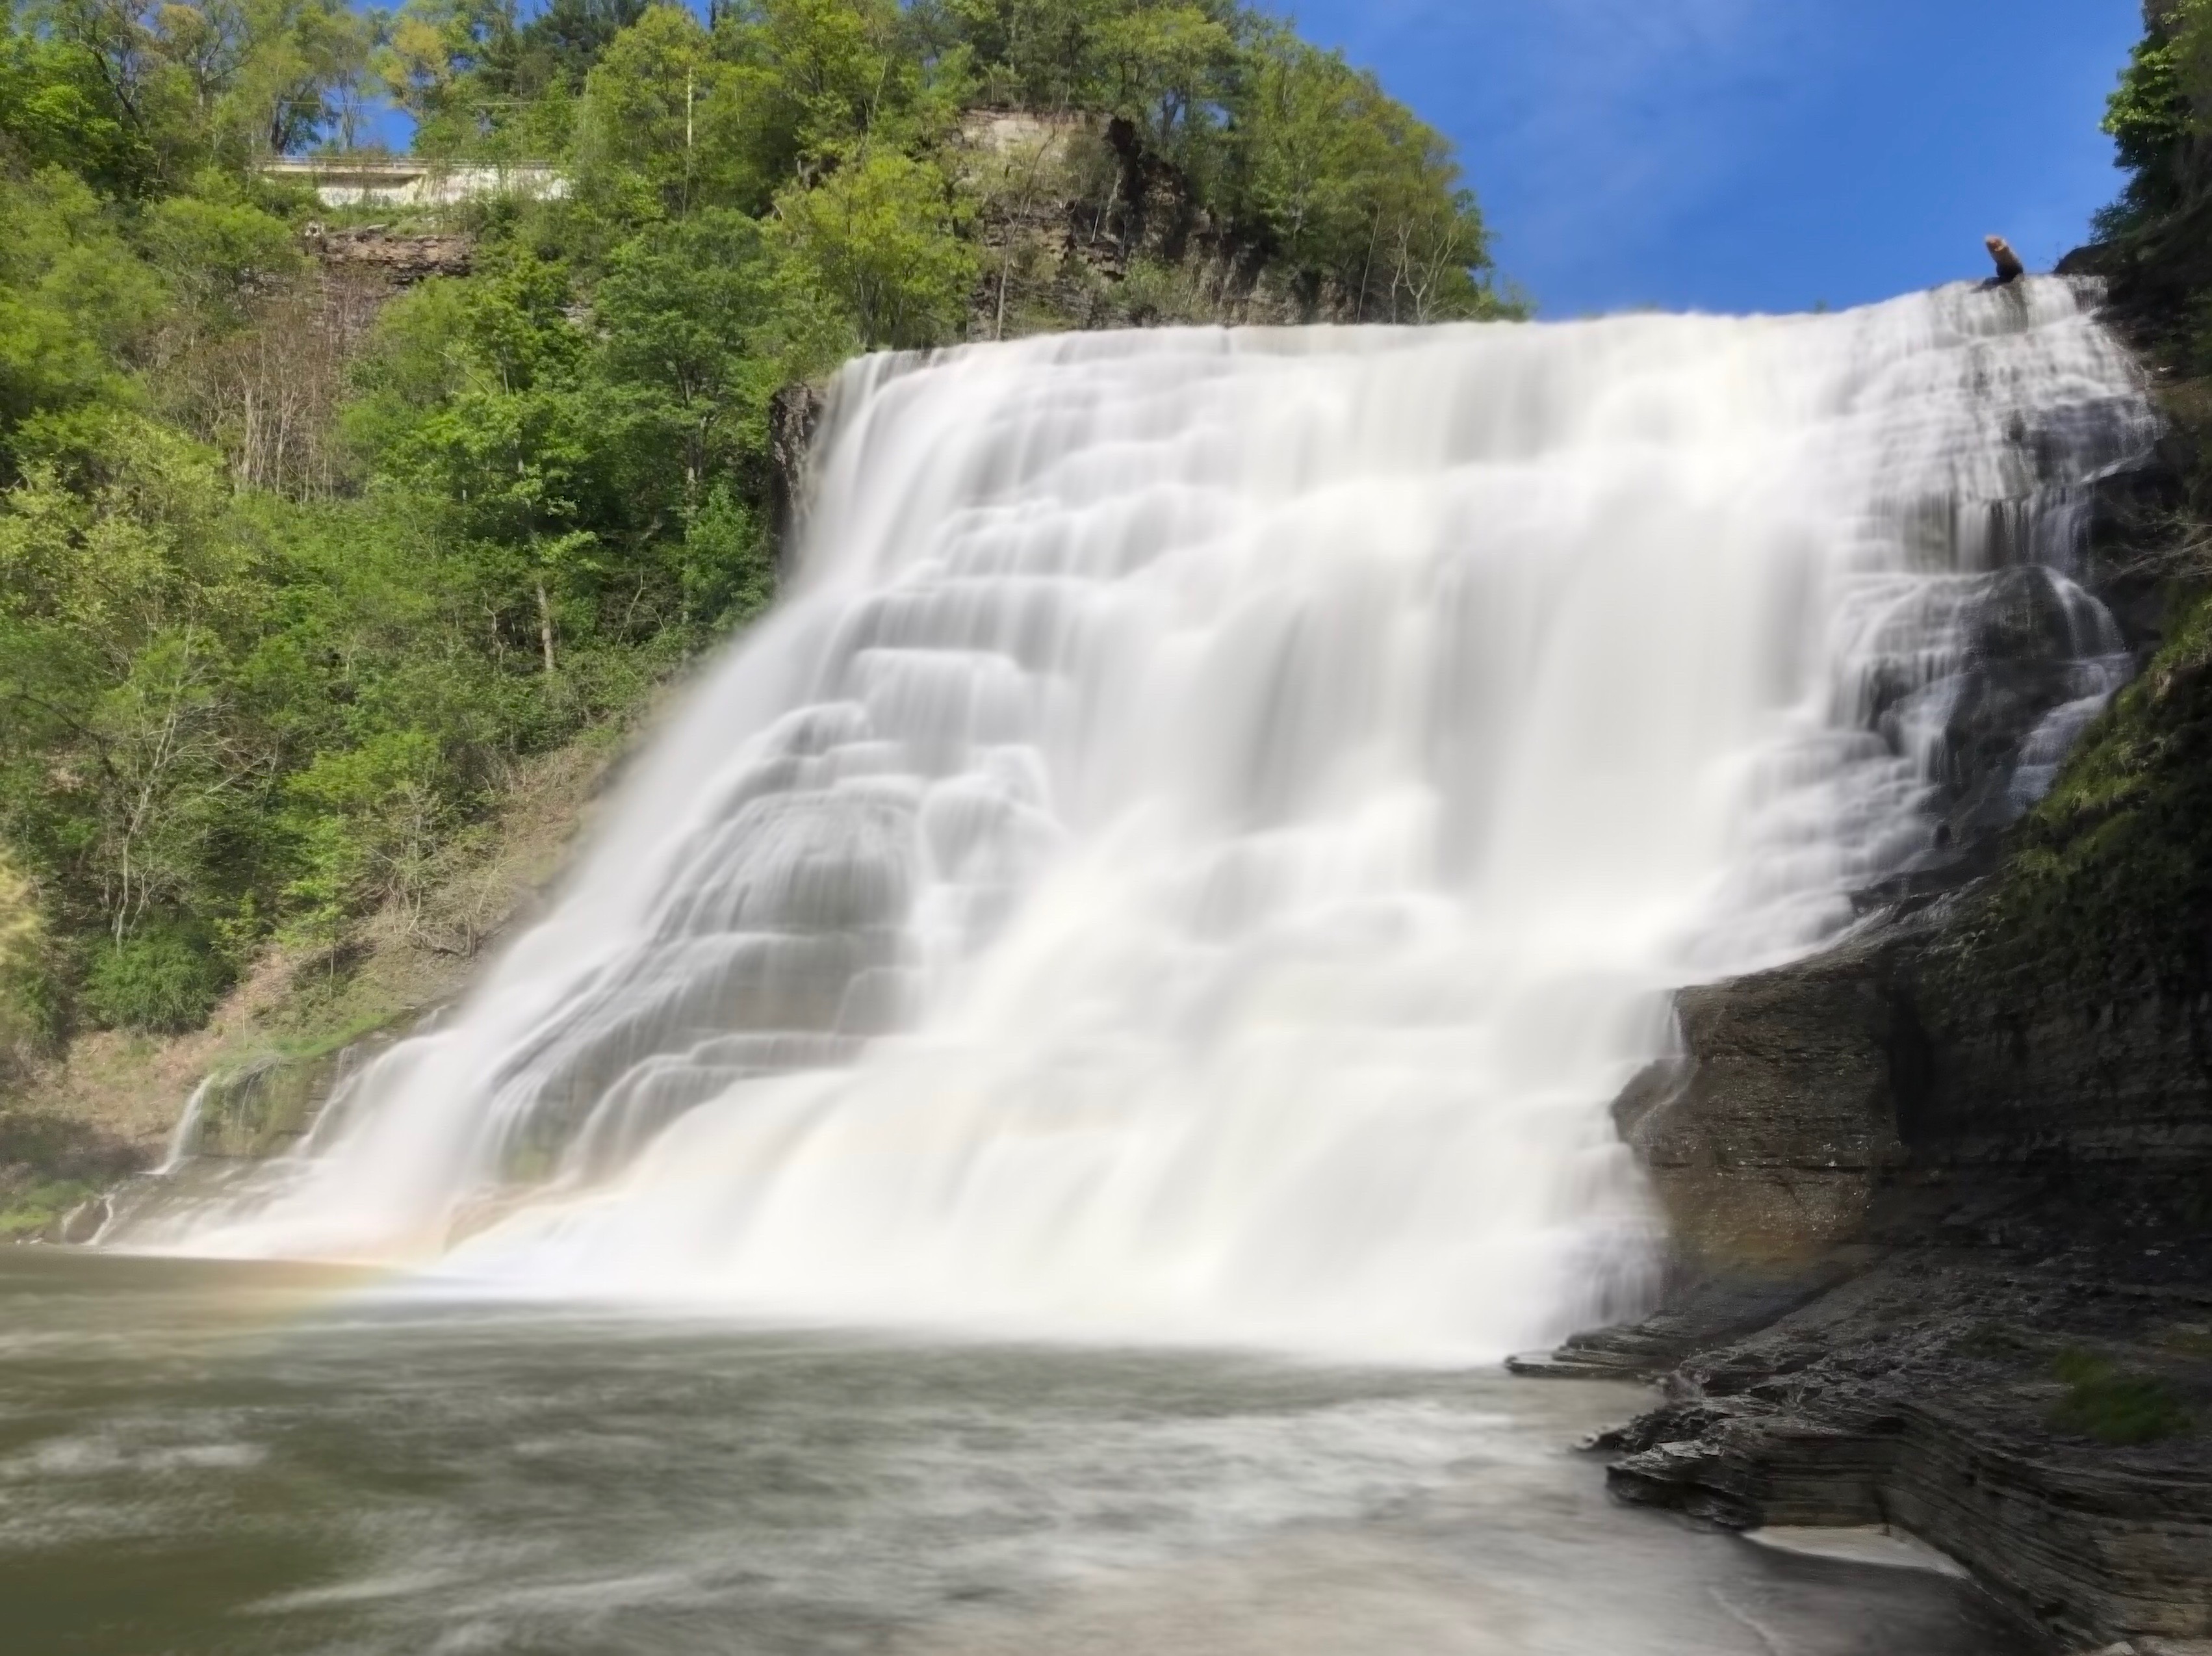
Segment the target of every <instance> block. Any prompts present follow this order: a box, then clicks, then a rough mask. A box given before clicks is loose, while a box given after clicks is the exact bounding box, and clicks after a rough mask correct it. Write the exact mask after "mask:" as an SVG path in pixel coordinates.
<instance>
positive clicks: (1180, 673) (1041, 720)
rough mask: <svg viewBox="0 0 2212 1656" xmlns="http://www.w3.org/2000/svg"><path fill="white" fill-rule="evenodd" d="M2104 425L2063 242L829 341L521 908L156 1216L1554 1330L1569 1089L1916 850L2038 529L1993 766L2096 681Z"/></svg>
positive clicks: (1577, 1259)
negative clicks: (2008, 274)
mask: <svg viewBox="0 0 2212 1656" xmlns="http://www.w3.org/2000/svg"><path fill="white" fill-rule="evenodd" d="M2148 423H2149V416H2148V411H2147V410H2146V408H2145V405H2144V404H2143V402H2142V398H2141V396H2140V393H2139V391H2138V389H2137V387H2136V379H2135V375H2134V373H2133V370H2132V368H2131V367H2130V363H2129V362H2128V359H2127V358H2126V356H2125V355H2124V352H2123V351H2122V350H2120V349H2119V348H2118V346H2117V345H2116V344H2114V343H2113V342H2112V339H2111V338H2109V337H2108V336H2106V334H2105V333H2104V332H2102V331H2101V330H2100V328H2099V327H2098V326H2097V325H2096V324H2095V323H2094V321H2093V320H2092V318H2091V317H2090V316H2089V315H2088V314H2087V311H2086V309H2085V308H2084V306H2083V304H2082V303H2081V297H2080V295H2077V293H2076V291H2075V289H2074V288H2073V287H2071V286H2070V285H2069V284H2068V283H2063V282H2061V281H2057V280H2041V281H2033V282H2027V283H2020V284H2016V285H2015V286H2014V287H2011V288H2009V289H2002V290H1996V291H1984V290H1982V289H1973V288H1968V287H1963V286H1961V287H1955V288H1951V289H1942V290H1939V291H1937V292H1934V293H1930V294H1925V295H1915V296H1911V297H1908V298H1905V299H1902V300H1899V301H1894V302H1893V303H1890V304H1887V305H1882V306H1879V307H1872V308H1869V309H1864V310H1860V311H1855V312H1850V313H1845V314H1837V315H1824V316H1802V317H1772V318H1752V319H1730V318H1717V317H1703V316H1634V317H1623V318H1618V319H1613V320H1601V321H1591V322H1580V323H1573V324H1566V325H1552V326H1528V325H1504V324H1498V325H1481V326H1461V327H1449V328H1436V329H1420V330H1393V329H1380V328H1376V329H1332V328H1315V329H1300V330H1281V331H1265V330H1262V331H1237V332H1223V331H1214V330H1176V331H1163V332H1124V333H1115V334H1104V335H1079V336H1069V337H1060V338H1039V339H1033V340H1029V341H1025V342H1021V343H1016V344H994V345H987V346H976V347H971V348H968V349H963V350H954V351H950V352H946V353H943V354H939V355H937V356H930V357H927V358H915V357H902V358H889V357H878V358H872V359H869V360H867V361H864V362H857V363H855V364H853V365H852V366H850V367H849V368H847V369H846V370H845V371H844V373H843V374H842V376H841V378H840V379H839V380H838V381H837V383H836V387H835V388H834V393H833V395H832V398H831V403H830V408H829V415H828V417H827V420H826V424H825V429H824V435H823V438H822V440H821V444H820V446H819V448H818V450H817V454H818V463H817V473H816V493H817V502H816V505H815V507H814V509H813V510H812V512H811V518H810V521H809V523H808V525H807V527H806V531H805V537H804V541H803V545H802V547H801V549H800V555H799V564H798V569H797V573H796V575H795V578H794V580H793V582H792V583H791V588H790V590H789V591H788V593H787V595H786V597H785V598H784V600H782V602H781V604H780V605H779V606H778V607H777V609H776V611H775V612H774V613H773V614H772V615H771V616H770V617H769V618H768V619H766V620H765V621H764V622H763V624H760V625H759V626H758V627H757V628H756V629H754V630H753V631H752V632H751V633H750V635H749V636H747V637H745V638H744V639H743V640H742V641H740V642H739V643H738V646H737V647H736V648H733V649H732V650H731V651H730V652H729V653H728V654H726V655H725V656H724V657H722V658H721V659H720V661H718V662H717V663H715V664H714V667H712V669H711V671H710V672H708V673H707V674H706V675H705V676H704V678H703V679H702V682H701V683H700V684H699V685H698V686H697V687H696V690H695V691H693V693H692V694H691V697H690V701H689V703H688V705H687V706H686V707H685V708H684V709H683V710H682V712H681V713H680V715H678V716H677V717H675V718H674V719H673V720H672V721H671V723H670V724H669V726H668V728H665V730H664V731H663V732H661V733H660V734H659V736H658V738H657V739H656V740H655V742H654V744H653V746H652V748H651V750H650V751H649V752H647V755H646V756H645V757H644V758H643V759H642V761H641V764H640V766H639V768H638V770H637V772H636V774H635V776H633V777H632V778H631V779H630V780H629V781H628V782H626V784H625V788H624V792H623V795H622V797H621V798H620V800H619V801H617V804H616V806H615V807H613V808H612V810H611V814H610V818H609V819H608V820H607V821H605V823H604V824H603V825H601V826H600V828H599V831H598V832H597V835H596V837H595V841H594V843H592V846H591V847H590V849H589V854H588V855H587V856H586V857H585V859H584V860H583V861H582V862H581V864H580V867H579V868H577V869H576V870H575V872H574V875H573V877H572V880H571V882H570V884H569V886H568V888H567V890H566V892H565V894H564V895H563V896H562V898H561V899H560V901H559V902H558V904H556V907H555V909H554V910H553V912H552V913H551V914H550V917H549V918H547V919H546V920H545V921H544V922H543V923H541V924H539V925H538V926H537V927H536V928H534V929H532V930H531V931H530V932H528V933H527V934H526V935H523V936H521V937H520V939H518V940H517V941H514V942H513V944H512V945H511V946H509V947H507V949H506V951H505V953H504V955H503V957H502V958H501V959H499V960H498V962H497V963H496V964H495V965H494V966H493V967H492V968H491V969H490V970H489V972H488V973H487V974H486V976H485V977H484V980H483V983H481V984H480V986H479V987H478V989H477V991H476V993H475V995H474V996H473V998H472V1000H471V1002H469V1003H468V1005H467V1006H466V1007H465V1008H464V1009H463V1010H462V1012H461V1013H460V1014H459V1016H458V1017H456V1018H455V1019H453V1020H451V1021H450V1022H449V1023H447V1025H446V1026H444V1027H442V1028H441V1029H439V1030H438V1031H436V1032H433V1033H429V1034H427V1035H424V1036H422V1037H420V1038H416V1039H413V1040H410V1041H408V1042H405V1043H404V1044H400V1045H399V1046H398V1047H397V1048H395V1049H393V1050H391V1051H390V1052H388V1053H386V1054H385V1055H384V1056H381V1057H380V1058H379V1059H378V1060H377V1061H376V1062H374V1064H372V1065H371V1066H369V1067H368V1068H367V1069H366V1070H365V1071H364V1072H363V1073H362V1075H360V1076H358V1077H357V1078H356V1079H355V1080H354V1081H352V1082H351V1083H350V1084H349V1086H348V1087H347V1088H346V1089H345V1091H344V1093H343V1095H342V1096H341V1098H340V1099H338V1100H337V1102H336V1103H335V1104H334V1105H333V1106H332V1109H331V1113H330V1115H329V1117H327V1118H326V1119H325V1122H324V1123H323V1124H322V1127H321V1128H320V1129H319V1131H318V1132H317V1134H316V1135H315V1138H314V1141H313V1143H312V1144H311V1145H310V1147H309V1148H308V1151H307V1153H306V1154H303V1155H302V1156H301V1157H300V1158H298V1159H296V1160H295V1161H294V1162H293V1163H292V1164H290V1165H289V1166H287V1167H285V1168H284V1169H283V1170H282V1177H280V1178H270V1179H268V1180H264V1181H262V1182H261V1184H260V1186H259V1187H258V1191H257V1194H256V1195H255V1196H253V1198H252V1200H250V1201H248V1200H245V1199H242V1198H241V1199H240V1200H238V1201H235V1202H232V1203H231V1204H230V1205H228V1206H227V1207H225V1208H223V1209H220V1210H218V1211H216V1212H215V1213H213V1214H211V1215H209V1214H203V1215H199V1216H198V1217H197V1218H196V1219H193V1220H192V1221H190V1222H189V1223H188V1224H186V1223H183V1222H181V1221H180V1222H179V1225H178V1226H177V1227H173V1228H172V1229H171V1230H170V1231H168V1232H167V1233H155V1234H151V1235H148V1236H145V1237H142V1238H140V1239H139V1240H138V1245H145V1246H161V1247H172V1248H179V1249H183V1250H188V1251H201V1252H210V1253H226V1254H273V1255H307V1256H318V1257H348V1258H368V1259H387V1260H395V1261H400V1262H405V1263H415V1264H431V1263H435V1266H436V1267H437V1269H440V1270H442V1271H446V1272H450V1273H452V1274H453V1275H458V1276H461V1277H464V1278H467V1279H471V1280H479V1281H488V1282H492V1283H495V1284H497V1285H500V1286H501V1288H517V1289H541V1288H542V1289H550V1290H552V1291H557V1292H562V1293H576V1294H594V1295H611V1296H617V1297H622V1298H633V1297H635V1298H640V1299H657V1298H674V1299H679V1300H701V1301H705V1302H707V1303H710V1304H714V1305H717V1306H728V1307H732V1308H734V1309H737V1310H739V1311H744V1312H757V1313H759V1314H763V1315H769V1316H794V1317H803V1318H814V1319H823V1318H834V1319H841V1320H853V1321H860V1322H867V1323H884V1322H898V1323H912V1322H916V1321H921V1322H930V1323H944V1324H955V1325H969V1326H975V1327H979V1328H993V1329H1001V1330H1017V1331H1019V1332H1023V1333H1027V1334H1039V1335H1073V1336H1081V1337H1093V1338H1104V1339H1123V1338H1137V1339H1170V1340H1203V1341H1249V1342H1261V1343H1267V1344H1276V1345H1284V1346H1290V1347H1297V1348H1305V1349H1322V1350H1337V1351H1349V1352H1357V1353H1359V1354H1362V1355H1367V1356H1370V1357H1371V1356H1383V1355H1408V1356H1425V1355H1445V1356H1451V1355H1482V1354H1494V1353H1498V1352H1501V1351H1504V1350H1506V1349H1513V1348H1517V1347H1522V1346H1528V1345H1531V1344H1534V1343H1537V1342H1542V1341H1545V1340H1547V1339H1549V1338H1551V1337H1553V1336H1557V1335H1559V1334H1562V1333H1564V1332H1565V1331H1567V1330H1570V1329H1571V1328H1572V1327H1574V1326H1577V1325H1578V1324H1588V1323H1589V1322H1590V1321H1592V1320H1594V1319H1595V1318H1600V1317H1602V1316H1604V1315H1607V1314H1608V1313H1609V1312H1615V1311H1618V1310H1619V1309H1620V1308H1621V1307H1622V1306H1625V1305H1626V1304H1627V1303H1628V1302H1629V1301H1630V1300H1633V1299H1634V1297H1635V1296H1636V1295H1637V1294H1638V1293H1640V1292H1641V1290H1642V1286H1643V1283H1644V1278H1645V1276H1646V1275H1647V1273H1648V1270H1649V1262H1650V1257H1651V1256H1652V1253H1653V1222H1654V1221H1653V1219H1652V1216H1651V1213H1650V1209H1649V1208H1648V1206H1647V1203H1646V1200H1645V1197H1644V1191H1643V1187H1642V1185H1641V1183H1640V1180H1639V1178H1638V1172H1637V1170H1636V1169H1635V1167H1634V1166H1633V1165H1632V1161H1631V1160H1630V1159H1629V1157H1628V1156H1627V1154H1626V1152H1625V1151H1624V1150H1623V1148H1621V1147H1620V1144H1619V1142H1618V1141H1617V1138H1616V1135H1615V1134H1614V1132H1613V1128H1612V1125H1611V1122H1610V1119H1609V1116H1608V1111H1607V1106H1608V1104H1609V1103H1610V1101H1611V1099H1613V1097H1614V1096H1615V1094H1616V1093H1618V1091H1619V1089H1620V1087H1621V1086H1622V1085H1623V1083H1624V1082H1625V1081H1627V1079H1628V1078H1629V1077H1630V1076H1631V1075H1632V1074H1634V1072H1635V1071H1636V1070H1637V1069H1638V1067H1639V1066H1641V1065H1642V1064H1644V1063H1645V1062H1648V1061H1649V1060H1650V1058H1652V1057H1653V1056H1655V1055H1656V1054H1658V1053H1659V1052H1661V1051H1662V1050H1663V1048H1664V1047H1665V1045H1666V1043H1667V1042H1668V1038H1669V1032H1670V1014H1669V1009H1668V1008H1669V1000H1668V995H1669V991H1671V990H1672V989H1674V988H1677V987H1679V986H1680V985H1681V984H1683V983H1686V982H1690V981H1692V980H1698V979H1706V978H1711V977H1717V976H1719V975H1723V974H1728V973H1732V972H1735V971H1742V970H1745V969H1748V968H1752V967H1756V966H1761V965H1771V964H1774V963H1778V962H1780V961H1784V960H1786V959H1790V958H1791V957H1793V956H1796V955H1798V954H1801V953H1804V952H1806V951H1808V950H1810V949H1812V948H1814V947H1817V946H1819V945H1820V944H1821V943H1822V942H1824V941H1828V940H1830V939H1832V938H1833V937H1834V936H1835V935H1838V932H1839V931H1840V930H1842V929H1843V928H1845V927H1846V926H1848V925H1849V924H1850V923H1851V922H1852V919H1853V916H1854V904H1853V898H1854V896H1855V894H1857V893H1862V892H1866V891H1868V890H1869V889H1870V888H1873V887H1875V886H1878V885H1880V884H1881V882H1882V881H1884V880H1888V879H1892V878H1894V877H1897V876H1899V875H1901V874H1909V873H1910V872H1911V871H1912V870H1913V869H1915V868H1920V867H1923V866H1924V865H1926V864H1927V863H1928V862H1929V861H1930V860H1931V859H1933V858H1936V857H1938V856H1939V855H1940V850H1941V844H1942V841H1943V839H1944V834H1943V833H1942V831H1939V818H1941V817H1942V812H1943V811H1944V809H1946V808H1948V807H1947V805H1946V801H1947V800H1950V799H1952V798H1954V796H1955V795H1956V794H1957V788H1956V786H1955V780H1956V779H1955V778H1954V777H1953V776H1951V775H1950V770H1955V769H1956V754H1955V753H1954V752H1952V746H1953V744H1951V743H1950V742H1949V741H1948V739H1947V734H1946V733H1947V732H1948V731H1952V730H1954V728H1955V720H1956V716H1957V709H1958V708H1959V707H1960V705H1961V698H1962V697H1963V696H1965V695H1966V687H1968V686H1970V681H1971V676H1972V671H1973V668H1974V665H1975V658H1976V651H1977V645H1976V642H1975V640H1976V638H1977V636H1978V633H1977V630H1976V629H1977V627H1978V625H1979V623H1978V620H1977V617H1978V616H1981V615H1983V614H1984V613H1985V612H1987V611H1988V608H1989V606H1990V604H1991V603H1994V602H1996V601H1997V600H1998V598H1999V597H2003V596H2004V594H2010V596H2009V597H2005V600H2004V601H2008V602H2013V601H2027V600H2021V599H2020V596H2019V594H2017V593H2015V592H2013V590H2012V587H2016V586H2017V584H2018V582H2019V580H2020V579H2021V577H2022V574H2023V572H2027V573H2028V574H2030V575H2033V581H2035V582H2036V583H2039V584H2038V585H2037V586H2036V593H2037V594H2041V597H2040V598H2039V599H2037V600H2036V601H2037V602H2040V603H2043V604H2044V605H2045V608H2049V607H2051V606H2056V608H2057V612H2059V613H2062V614H2063V615H2065V616H2069V617H2072V618H2074V621H2073V623H2071V624H2074V625H2075V631H2076V633H2078V634H2079V635H2080V636H2079V638H2078V639H2077V641H2076V643H2075V645H2074V646H2073V647H2072V649H2073V654H2074V656H2075V657H2077V658H2078V659H2077V660H2070V661H2068V662H2065V663H2062V665H2063V667H2065V668H2066V670H2067V671H2068V672H2069V673H2074V674H2075V679H2077V680H2078V682H2074V683H2072V684H2071V685H2070V687H2062V691H2058V692H2054V693H2053V695H2052V697H2051V698H2050V699H2051V706H2050V707H2048V708H2046V709H2043V712H2042V715H2039V716H2040V717H2041V722H2040V723H2039V724H2038V725H2037V726H2036V731H2037V733H2039V734H2037V735H2036V740H2033V741H2030V742H2027V743H2025V744H2023V749H2024V751H2025V750H2026V749H2033V752H2027V753H2026V757H2025V758H2023V760H2022V763H2021V766H2020V768H2019V774H2018V775H2017V776H2012V777H2010V778H2009V779H2008V780H2007V781H2006V782H2004V783H2003V785H2002V786H2000V787H1999V788H1997V789H1996V792H1995V794H1994V795H1990V798H1991V799H1994V800H1996V801H2000V803H2001V804H2002V801H2010V803H2009V804H2002V808H2003V809H2008V810H2012V811H2015V812H2016V811H2017V810H2018V809H2019V808H2021V806H2022V805H2023V804H2024V803H2026V802H2027V800H2028V799H2030V798H2032V797H2033V790H2034V788H2036V787H2037V786H2040V785H2047V782H2048V776H2049V770H2050V766H2051V764H2053V763H2055V760H2054V758H2053V757H2052V755H2051V752H2050V750H2051V747H2052V746H2053V745H2054V743H2059V742H2063V740H2066V739H2070V735H2071V733H2072V731H2073V730H2074V729H2075V728H2079V725H2080V723H2081V721H2083V720H2084V719H2086V718H2087V716H2088V715H2089V713H2091V712H2093V710H2094V707H2095V706H2096V705H2097V704H2098V697H2100V696H2101V695H2102V694H2103V693H2105V691H2109V689H2110V688H2111V682H2110V680H2111V679H2112V661H2114V660H2115V659H2118V660H2119V661H2123V662H2124V659H2125V652H2124V646H2122V645H2120V644H2119V643H2118V636H2117V634H2116V633H2115V632H2114V631H2113V630H2112V623H2111V618H2110V617H2109V616H2106V615H2105V613H2104V612H2103V610H2102V608H2101V606H2098V605H2097V604H2096V602H2095V600H2093V599H2092V598H2090V597H2089V596H2088V595H2087V594H2086V593H2084V592H2083V591H2081V588H2080V587H2079V586H2078V585H2077V584H2075V575H2078V574H2079V571H2078V570H2077V569H2075V567H2074V564H2075V559H2076V558H2077V557H2078V556H2079V551H2080V543H2081V537H2082V521H2083V513H2084V510H2085V508H2084V505H2083V501H2084V498H2085V496H2084V493H2083V490H2084V486H2085V485H2086V484H2088V483H2090V482H2092V481H2093V480H2094V479H2095V478H2097V477H2098V476H2099V475H2100V473H2102V472H2105V471H2107V470H2109V469H2111V468H2112V467H2113V466H2117V465H2118V464H2121V463H2123V462H2124V461H2125V460H2127V459H2128V458H2129V457H2130V455H2131V454H2136V453H2137V452H2138V451H2139V450H2140V449H2141V447H2142V445H2143V443H2144V441H2145V439H2146V435H2147V433H2148V429H2149V424H2148ZM2008 581H2010V582H2011V583H2012V587H2008V586H2006V585H2005V583H2006V582H2008ZM2030 596H2031V597H2033V594H2031V595H2030ZM2100 675H2101V676H2100ZM2054 721H2055V722H2054ZM2054 732H2057V734H2053V733H2054ZM1947 767H1949V769H1947ZM2038 778H2040V782H2038V780H2037V779H2038ZM1947 787H1950V788H1952V793H1951V794H1948V795H1947V794H1946V792H1945V789H1946V788H1947ZM1977 808H1979V807H1977ZM1990 808H1991V809H1996V808H1999V806H1996V805H1993V806H1990Z"/></svg>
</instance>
